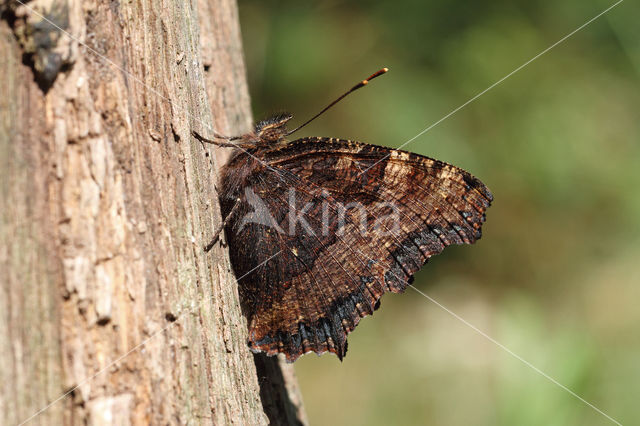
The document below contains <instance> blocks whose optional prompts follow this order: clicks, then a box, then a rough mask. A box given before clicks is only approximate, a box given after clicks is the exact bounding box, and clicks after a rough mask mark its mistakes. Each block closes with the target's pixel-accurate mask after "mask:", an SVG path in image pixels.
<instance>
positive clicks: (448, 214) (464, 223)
mask: <svg viewBox="0 0 640 426" xmlns="http://www.w3.org/2000/svg"><path fill="white" fill-rule="evenodd" d="M264 159H265V160H266V162H267V163H268V164H269V166H270V167H269V168H266V169H262V170H261V171H257V172H256V173H255V174H254V175H253V176H251V178H250V179H249V180H248V182H249V184H248V186H247V188H245V199H244V200H243V204H244V207H243V208H242V209H241V214H238V215H237V218H238V219H237V220H235V221H233V222H232V223H231V224H230V226H229V229H227V236H228V238H229V241H230V246H231V255H232V261H233V264H234V268H236V273H237V275H238V276H242V275H244V274H246V275H247V276H246V277H244V278H243V279H242V282H240V283H239V287H240V292H241V296H242V299H243V301H244V303H245V307H246V310H247V314H248V315H247V316H248V318H249V344H250V346H251V347H252V349H253V350H256V351H265V352H267V354H270V355H273V354H275V353H278V352H282V353H284V354H285V355H286V357H287V359H288V360H289V361H294V360H295V359H297V358H298V357H299V356H300V355H301V354H303V353H306V352H309V351H314V352H316V353H318V354H320V353H323V352H326V351H331V352H333V353H335V354H337V355H338V357H340V358H342V357H343V356H344V354H345V353H346V349H347V343H346V336H347V334H348V333H349V332H351V331H352V330H353V329H354V328H355V326H356V325H357V324H358V322H359V320H360V319H361V318H362V317H364V316H366V315H370V314H372V313H373V310H374V309H375V308H376V307H377V306H378V303H379V299H380V297H381V296H382V294H384V293H385V292H388V291H391V292H402V291H403V290H404V289H405V288H406V286H407V284H408V283H409V281H410V279H411V276H412V275H413V274H414V273H415V272H416V271H417V270H418V269H420V267H421V266H422V265H424V263H426V262H427V260H428V259H429V258H430V257H431V256H433V255H435V254H438V253H440V252H441V251H442V250H443V249H444V247H446V246H447V245H450V244H463V243H473V242H475V240H476V239H478V238H480V235H481V232H480V227H481V224H482V222H483V221H484V213H485V210H486V209H487V208H488V207H489V205H490V203H491V200H492V195H491V193H490V192H489V190H488V189H487V188H486V186H485V185H484V184H482V182H480V181H479V180H478V179H476V178H474V177H473V176H471V175H470V174H469V173H467V172H465V171H464V170H461V169H459V168H457V167H454V166H451V165H448V164H446V163H443V162H440V161H437V160H433V159H430V158H426V157H423V156H419V155H417V154H412V153H408V152H403V151H396V150H390V149H388V148H383V147H378V146H373V145H366V144H362V143H359V142H351V141H344V140H337V139H328V138H304V139H298V140H296V141H294V142H291V143H289V144H287V145H285V146H280V147H277V148H274V149H272V150H270V151H269V152H267V153H266V154H264ZM247 189H248V190H249V191H247ZM246 194H248V196H247V195H246ZM252 194H253V195H252ZM254 195H255V197H254ZM247 197H248V199H247ZM256 197H257V198H258V199H259V200H260V201H261V202H262V203H263V204H262V205H261V206H259V207H256V206H257V204H256V202H255V200H256ZM251 200H253V201H251ZM250 201H251V202H250ZM256 211H260V213H258V214H256V213H255V212H256ZM247 215H250V217H251V220H249V221H247V220H244V222H243V218H246V217H247ZM266 216H270V217H268V218H266V219H265V217H266ZM256 218H259V219H260V220H255V219H256ZM297 218H302V219H303V221H304V223H303V221H300V220H296V219H297ZM257 222H259V223H257ZM243 223H244V226H243ZM292 223H293V225H294V226H292ZM241 228H242V229H241ZM246 241H252V242H255V244H256V245H257V246H252V247H250V246H248V245H247V244H246ZM270 256H273V258H271V259H270V260H269V261H267V262H265V260H267V259H269V258H270ZM261 263H262V264H261ZM256 266H258V267H257V268H256ZM252 268H255V269H254V270H251V269H252Z"/></svg>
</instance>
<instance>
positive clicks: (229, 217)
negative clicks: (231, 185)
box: [204, 198, 240, 252]
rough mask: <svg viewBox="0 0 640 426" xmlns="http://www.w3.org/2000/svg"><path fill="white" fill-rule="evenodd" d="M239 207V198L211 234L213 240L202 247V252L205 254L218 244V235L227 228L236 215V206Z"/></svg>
mask: <svg viewBox="0 0 640 426" xmlns="http://www.w3.org/2000/svg"><path fill="white" fill-rule="evenodd" d="M239 205H240V198H238V199H237V200H236V203H235V204H234V205H233V207H232V208H231V211H230V212H229V214H228V215H227V217H225V218H224V220H223V221H222V224H221V225H220V227H219V228H218V229H217V230H216V232H214V233H213V238H212V239H211V242H210V243H209V244H207V245H206V246H205V247H204V251H205V252H208V251H209V250H211V249H212V248H213V246H214V245H215V244H216V243H217V242H218V240H219V239H220V234H221V233H222V231H223V230H224V228H225V227H226V226H227V224H228V223H229V221H230V220H231V219H232V218H233V216H234V215H235V214H236V211H237V210H238V206H239Z"/></svg>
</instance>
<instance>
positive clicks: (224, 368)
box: [0, 0, 304, 424]
mask: <svg viewBox="0 0 640 426" xmlns="http://www.w3.org/2000/svg"><path fill="white" fill-rule="evenodd" d="M27 6H28V8H27V7H25V6H21V5H20V4H19V3H17V2H15V1H14V0H8V1H4V2H0V9H1V10H2V18H3V19H2V20H1V21H0V70H1V71H2V72H1V73H0V87H1V88H2V91H3V93H4V94H3V95H2V96H0V114H1V116H0V162H1V163H0V191H1V192H0V203H1V204H0V205H1V209H0V283H1V285H0V345H1V347H2V348H3V349H2V351H0V386H1V390H2V391H1V394H0V423H2V424H15V423H18V422H21V421H24V420H27V419H29V418H30V417H31V416H32V415H34V414H36V413H37V412H38V410H40V409H43V408H45V407H47V406H48V404H50V403H53V404H52V405H51V406H50V407H48V408H47V409H46V410H45V411H43V412H42V413H41V414H39V415H38V416H36V417H34V418H32V419H31V421H32V422H36V423H41V424H59V423H66V424H83V423H89V424H104V423H114V424H129V423H133V424H146V423H153V424H184V423H189V424H193V423H196V424H198V423H205V424H207V423H211V422H213V423H216V424H230V423H236V424H264V423H268V422H271V423H273V424H292V423H304V412H303V411H302V408H301V401H300V397H299V394H298V393H297V389H296V386H295V378H294V377H293V372H292V370H291V367H290V366H287V365H283V364H282V363H281V361H278V360H277V359H275V358H268V359H267V358H265V357H260V356H256V357H255V359H254V356H252V354H251V353H250V352H249V351H248V350H247V348H246V344H245V340H246V324H245V319H244V318H243V317H242V315H241V312H240V308H239V303H238V294H237V288H236V284H235V278H234V277H233V274H232V272H231V270H230V266H229V261H228V256H227V253H226V251H225V250H224V249H223V248H221V247H220V246H219V245H218V246H217V247H216V248H215V249H214V251H213V252H212V253H210V254H208V255H207V254H205V253H204V252H203V250H202V247H203V245H204V244H205V243H206V242H207V239H208V238H209V237H210V236H211V235H212V234H213V231H214V229H215V228H216V227H217V226H218V225H219V224H220V222H221V221H220V216H219V207H218V202H217V195H216V192H215V180H216V174H215V170H216V160H215V157H216V156H215V155H212V154H214V151H213V149H212V148H211V147H209V146H203V145H202V144H200V143H197V142H196V141H195V140H194V139H193V138H191V137H190V136H189V135H190V131H191V129H192V128H193V129H197V130H200V131H201V132H202V133H203V134H206V133H207V130H206V129H207V128H215V129H216V130H218V131H219V132H223V133H232V134H236V133H239V132H241V131H246V130H247V129H248V128H249V126H250V123H251V117H250V113H249V98H248V94H247V87H246V81H245V74H244V65H243V61H242V51H241V45H240V37H239V28H238V19H237V9H236V6H235V3H234V2H233V1H231V0H211V1H208V2H207V1H205V0H198V1H192V2H190V3H189V2H183V1H182V0H165V1H151V0H136V1H131V2H127V1H121V2H118V1H99V0H85V1H80V0H67V1H51V0H42V1H32V2H29V3H27ZM29 8H32V9H34V10H35V11H36V12H38V13H40V14H42V15H45V16H47V18H49V19H51V20H52V21H54V22H55V23H56V24H57V25H59V26H60V27H62V28H64V29H65V31H68V32H69V33H70V34H71V35H72V37H73V38H75V39H77V40H79V41H81V42H82V44H81V43H78V42H77V41H74V40H73V39H72V38H70V37H68V36H67V35H65V34H63V33H61V32H60V31H59V30H58V29H57V28H55V27H54V26H52V25H51V24H48V23H46V21H43V19H42V18H41V17H40V16H38V15H37V14H36V13H34V12H33V11H30V10H29ZM83 44H84V45H83ZM98 55H101V56H103V57H105V58H107V60H105V59H103V58H100V57H99V56H98ZM116 360H118V362H116V363H115V364H112V362H113V361H116ZM256 365H257V366H258V371H256ZM67 391H70V393H69V394H68V395H67V396H65V397H63V398H61V399H60V400H57V399H58V397H60V396H61V395H63V394H64V393H65V392H67Z"/></svg>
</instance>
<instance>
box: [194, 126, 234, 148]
mask: <svg viewBox="0 0 640 426" xmlns="http://www.w3.org/2000/svg"><path fill="white" fill-rule="evenodd" d="M191 134H192V135H193V137H194V138H196V139H198V140H199V141H200V142H205V143H210V144H213V145H218V146H224V147H227V148H236V147H237V145H236V144H233V143H229V142H220V141H214V140H213V139H208V138H205V137H204V136H202V135H201V134H200V133H198V132H196V131H195V130H192V131H191ZM213 137H214V138H218V139H225V140H228V141H235V140H238V139H240V138H239V137H238V136H222V135H219V134H217V133H213Z"/></svg>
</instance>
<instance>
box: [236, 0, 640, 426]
mask: <svg viewBox="0 0 640 426" xmlns="http://www.w3.org/2000/svg"><path fill="white" fill-rule="evenodd" d="M611 4H613V2H605V1H581V0H568V1H564V2H542V1H524V0H517V1H509V2H507V1H497V2H490V3H489V2H472V1H460V0H456V1H440V2H436V1H418V0H402V1H394V2H392V1H378V2H367V1H351V2H346V1H323V2H314V3H310V2H300V1H273V0H271V1H265V0H260V1H257V0H256V1H243V0H240V18H241V24H242V31H243V38H244V47H245V51H246V59H247V68H248V75H249V81H250V87H251V94H252V99H253V108H254V113H255V116H256V118H263V117H264V116H266V115H268V114H269V113H270V112H278V111H281V110H286V111H290V112H292V113H294V114H295V117H296V119H297V120H294V121H295V122H296V123H300V122H301V121H302V120H304V119H306V118H308V117H309V116H311V115H312V114H313V113H315V112H317V111H318V110H319V109H320V108H322V107H323V106H324V105H326V104H327V103H328V102H329V101H331V100H332V99H333V98H334V97H335V96H337V95H338V94H340V93H341V92H342V91H343V90H345V89H346V88H349V87H351V86H352V85H353V84H354V83H355V82H357V81H359V80H361V79H362V78H364V77H366V76H367V75H369V74H371V73H372V72H374V71H376V70H377V69H379V68H381V67H383V66H386V67H389V68H390V69H391V72H390V73H388V74H387V75H386V76H384V77H382V78H380V79H378V80H375V81H374V82H372V84H371V85H370V86H368V88H366V89H364V90H361V91H359V92H358V93H357V94H354V95H352V96H351V97H349V98H348V99H347V100H346V101H344V102H343V103H341V104H340V105H339V106H338V107H336V108H334V109H333V110H332V111H331V112H329V113H328V114H327V115H325V116H324V117H323V118H322V119H320V120H318V121H316V122H314V123H313V124H312V125H310V126H308V127H307V128H305V129H304V130H303V131H301V132H300V135H299V136H303V135H317V136H333V137H342V138H349V139H358V140H362V141H366V142H369V143H373V144H378V145H388V146H391V147H398V146H399V145H401V144H402V143H404V142H405V141H407V140H408V139H410V138H412V137H413V136H415V135H416V134H417V133H418V132H420V131H421V130H423V129H424V128H426V127H427V126H429V125H431V124H433V123H434V122H436V121H438V120H439V119H441V118H442V117H443V116H445V115H446V114H447V113H449V112H450V111H452V110H453V109H455V108H457V107H458V106H460V105H462V104H463V103H465V102H466V101H467V100H469V99H470V98H472V97H473V96H475V95H476V94H477V93H479V92H481V91H482V90H484V89H486V88H487V87H489V86H490V85H492V84H493V83H494V82H496V81H497V80H499V79H500V78H502V77H503V76H505V75H506V74H508V73H510V72H511V71H513V70H514V69H515V68H517V67H518V66H520V65H521V64H523V63H524V62H526V61H528V60H529V59H531V58H532V57H534V56H535V55H537V54H538V53H540V52H541V51H543V50H544V49H546V48H547V47H549V46H550V45H552V44H553V43H555V42H556V41H558V40H559V39H561V38H562V37H564V36H565V35H566V34H568V33H569V32H571V31H573V30H574V29H576V28H577V27H579V26H580V25H582V24H584V23H585V22H586V21H587V20H589V19H591V18H592V17H594V16H595V15H597V14H598V13H600V12H601V11H603V10H604V9H606V8H607V7H608V6H610V5H611ZM639 21H640V7H639V5H638V4H637V3H634V2H631V1H626V2H623V3H621V4H620V5H618V6H617V7H616V8H614V9H613V10H611V11H610V12H609V13H608V14H606V15H605V16H602V17H601V18H599V19H598V20H596V21H595V22H593V23H592V24H591V25H589V26H588V27H586V28H585V29H583V30H582V31H580V32H578V33H577V34H575V35H574V36H573V37H571V38H569V39H568V40H567V41H566V42H564V43H562V44H561V45H559V46H558V47H556V48H554V49H553V50H551V51H550V52H548V53H547V54H545V55H544V56H542V57H540V58H539V59H538V60H536V61H535V62H533V63H532V64H530V65H528V66H527V67H525V68H524V69H522V70H521V71H520V72H518V73H516V74H515V75H513V76H512V77H510V78H509V79H507V80H506V81H504V82H503V83H502V84H500V85H498V86H496V87H495V88H494V89H492V90H491V91H489V92H488V93H486V94H484V95H483V96H481V97H480V98H478V99H477V100H476V101H474V102H473V103H471V104H470V105H468V106H466V107H465V108H463V109H462V110H460V111H459V112H457V113H456V114H454V115H453V116H451V117H450V118H448V119H447V120H445V121H443V122H442V123H441V124H439V125H438V126H436V127H434V128H433V129H432V130H430V131H429V132H427V133H426V134H424V135H423V136H421V137H419V138H417V139H416V140H415V141H413V142H412V143H411V144H409V145H408V146H406V148H405V149H408V150H410V151H413V152H416V153H419V154H423V155H428V156H431V157H435V158H438V159H440V160H444V161H447V162H450V163H453V164H455V165H457V166H460V167H463V168H464V169H466V170H469V171H470V172H471V173H473V174H475V175H476V176H478V177H479V178H481V179H482V180H483V181H484V182H485V183H486V184H487V185H488V186H489V187H490V188H491V190H492V191H493V194H494V196H495V202H494V205H493V206H492V207H491V208H490V209H489V212H488V215H487V223H486V225H485V227H484V237H483V239H482V240H480V241H479V242H478V243H477V244H476V245H474V246H464V247H449V248H447V249H446V250H445V252H444V253H443V254H441V255H440V256H437V257H436V258H433V259H432V260H431V262H430V263H429V265H427V266H426V267H425V268H424V269H423V270H422V271H421V272H420V273H419V274H418V275H417V276H416V281H415V285H416V286H417V287H418V288H419V289H420V290H422V291H424V292H425V293H427V294H428V295H429V296H430V297H433V298H434V299H435V300H437V301H438V302H439V303H441V304H443V305H444V306H446V307H447V308H448V309H450V310H451V311H453V312H455V313H456V314H457V315H459V316H461V317H462V318H464V319H465V320H467V321H468V322H469V323H471V324H473V325H474V326H475V327H477V328H478V329H480V330H482V331H484V332H486V333H487V334H488V335H489V336H491V337H493V338H494V339H496V340H497V341H498V342H500V343H501V344H503V345H505V346H506V347H508V348H510V349H511V350H512V351H513V352H515V353H516V354H518V355H519V356H521V357H522V358H524V359H526V360H527V361H529V362H531V364H533V365H535V366H536V367H537V368H539V369H540V370H542V371H544V372H545V373H547V374H549V375H550V376H551V377H553V378H555V379H556V380H557V381H558V382H560V383H562V384H563V385H566V386H567V387H568V388H570V389H572V390H573V391H575V392H576V393H577V394H579V395H581V396H582V397H584V398H585V399H586V400H588V401H590V402H591V403H593V404H594V405H595V406H597V407H598V408H600V409H601V410H603V411H604V412H606V413H607V414H609V415H610V416H612V417H614V418H615V419H617V420H618V421H620V422H622V423H623V424H633V423H636V424H637V423H639V422H640V406H639V404H638V402H639V401H640V333H639V331H640V303H639V302H640V194H639V189H640V112H639V106H640V90H638V89H639V88H640V85H639V81H640V79H639V76H640V26H639V25H638V22H639ZM295 367H296V371H297V373H298V376H299V380H300V384H301V387H302V390H303V396H304V400H305V404H306V409H307V412H308V415H309V418H310V421H311V423H312V424H317V425H320V424H335V425H388V424H403V425H411V424H416V425H418V424H419V425H425V424H429V425H431V424H433V425H469V424H473V425H496V424H497V425H514V424H517V425H541V424H544V425H585V424H588V425H591V424H594V425H595V424H611V422H610V421H609V420H607V419H606V418H605V417H604V416H602V415H601V414H599V413H598V412H596V411H595V410H593V409H592V408H589V407H588V406H587V405H585V404H584V403H582V402H581V401H579V400H578V399H576V398H575V397H573V396H571V395H570V394H569V393H568V392H566V391H565V390H563V389H561V388H560V387H558V386H556V385H555V384H553V383H551V382H550V381H549V380H548V379H546V378H544V377H542V376H541V375H540V374H538V373H537V372H536V371H534V370H533V369H532V368H530V367H529V366H527V365H525V364H524V363H523V362H521V361H519V360H517V359H515V358H514V357H513V356H511V355H510V354H508V353H507V352H506V351H505V350H503V349H501V348H500V347H499V346H497V345H496V344H494V343H492V342H491V341H490V340H488V339H487V338H485V337H483V336H482V335H480V334H479V333H478V332H477V331H474V330H473V329H472V328H470V327H469V326H467V325H465V324H464V323H463V322H461V321H460V320H459V319H456V318H455V317H453V316H452V315H450V314H449V313H447V312H446V311H445V310H443V309H442V308H440V307H438V306H437V305H436V304H434V303H432V302H431V301H429V300H427V299H425V298H424V297H422V296H421V295H419V294H418V293H416V292H415V291H413V290H411V289H409V290H407V293H406V294H404V295H387V296H385V297H383V300H382V306H381V309H380V310H379V311H377V312H376V314H375V315H374V316H373V318H366V319H364V320H363V321H362V322H361V323H360V325H359V326H358V328H357V329H356V330H355V332H354V333H352V334H351V335H350V337H349V352H348V354H347V357H346V359H345V360H344V362H342V363H340V362H339V361H338V359H337V358H336V357H334V356H332V355H324V356H322V357H320V358H318V357H316V356H315V355H306V356H304V357H303V358H302V359H300V360H299V361H297V362H296V364H295Z"/></svg>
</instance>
